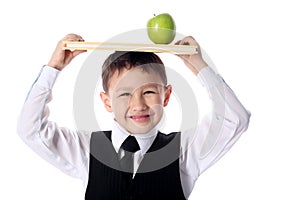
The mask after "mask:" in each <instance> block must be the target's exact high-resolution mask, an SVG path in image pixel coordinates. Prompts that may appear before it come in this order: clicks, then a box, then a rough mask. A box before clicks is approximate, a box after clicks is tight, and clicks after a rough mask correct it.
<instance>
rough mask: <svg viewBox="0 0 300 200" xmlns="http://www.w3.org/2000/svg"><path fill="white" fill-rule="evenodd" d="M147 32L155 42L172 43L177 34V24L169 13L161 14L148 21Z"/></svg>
mask: <svg viewBox="0 0 300 200" xmlns="http://www.w3.org/2000/svg"><path fill="white" fill-rule="evenodd" d="M147 33H148V36H149V38H150V40H151V41H152V42H154V43H155V44H170V43H171V42H172V41H173V40H174V38H175V35H176V25H175V22H174V20H173V18H172V16H171V15H170V14H168V13H163V14H159V15H157V16H154V17H153V18H151V19H150V20H149V21H148V23H147Z"/></svg>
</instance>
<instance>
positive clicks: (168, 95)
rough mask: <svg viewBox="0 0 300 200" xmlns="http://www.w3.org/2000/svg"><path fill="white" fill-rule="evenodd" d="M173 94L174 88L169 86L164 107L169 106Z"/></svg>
mask: <svg viewBox="0 0 300 200" xmlns="http://www.w3.org/2000/svg"><path fill="white" fill-rule="evenodd" d="M171 94H172V86H171V85H168V86H167V87H166V90H165V98H164V107H165V106H167V105H168V103H169V100H170V97H171Z"/></svg>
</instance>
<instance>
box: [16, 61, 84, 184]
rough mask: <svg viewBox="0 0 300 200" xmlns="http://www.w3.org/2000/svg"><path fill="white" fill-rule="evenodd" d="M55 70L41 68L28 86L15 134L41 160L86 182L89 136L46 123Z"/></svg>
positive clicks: (57, 72) (52, 123)
mask: <svg viewBox="0 0 300 200" xmlns="http://www.w3.org/2000/svg"><path fill="white" fill-rule="evenodd" d="M58 74H59V71H58V70H56V69H54V68H52V67H49V66H44V67H43V68H42V70H41V72H40V74H39V76H38V78H37V79H36V81H35V82H34V84H33V85H32V87H31V89H30V91H29V93H28V95H27V98H26V100H25V102H24V105H23V108H22V111H21V113H20V116H19V119H18V127H17V130H18V134H19V136H20V137H21V138H22V140H23V141H24V142H25V143H26V144H27V145H28V146H29V147H30V148H31V149H32V150H34V151H35V152H36V153H37V154H38V155H40V156H41V157H42V158H44V159H45V160H47V161H48V162H50V163H51V164H53V165H54V166H56V167H57V168H59V169H60V170H62V171H63V172H64V173H66V174H68V175H70V176H73V177H76V178H81V179H83V180H85V179H86V176H87V170H88V160H89V142H90V133H88V132H84V131H77V130H70V129H67V128H65V127H59V126H58V125H57V124H56V123H55V122H52V121H48V117H49V114H50V112H49V109H48V106H47V104H48V103H49V102H50V101H51V99H52V94H51V90H52V87H53V85H54V83H55V80H56V78H57V76H58Z"/></svg>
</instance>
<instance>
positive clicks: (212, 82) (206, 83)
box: [197, 67, 223, 90]
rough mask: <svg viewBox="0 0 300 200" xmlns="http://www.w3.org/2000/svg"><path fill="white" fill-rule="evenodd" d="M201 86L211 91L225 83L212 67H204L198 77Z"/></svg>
mask: <svg viewBox="0 0 300 200" xmlns="http://www.w3.org/2000/svg"><path fill="white" fill-rule="evenodd" d="M197 78H198V80H199V82H200V83H201V85H202V86H203V87H205V88H206V89H208V90H209V89H210V88H212V87H214V86H216V85H218V84H219V83H220V82H222V81H223V79H222V77H221V76H219V75H218V74H216V72H215V71H214V70H213V69H212V68H210V67H204V68H203V69H202V70H201V71H200V72H199V73H198V75H197Z"/></svg>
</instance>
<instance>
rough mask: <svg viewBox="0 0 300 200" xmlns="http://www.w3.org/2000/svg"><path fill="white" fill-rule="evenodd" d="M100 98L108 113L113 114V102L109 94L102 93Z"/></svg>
mask: <svg viewBox="0 0 300 200" xmlns="http://www.w3.org/2000/svg"><path fill="white" fill-rule="evenodd" d="M100 97H101V99H102V101H103V103H104V107H105V109H106V110H107V111H108V112H112V107H111V102H110V98H109V96H108V94H106V93H105V92H100Z"/></svg>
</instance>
